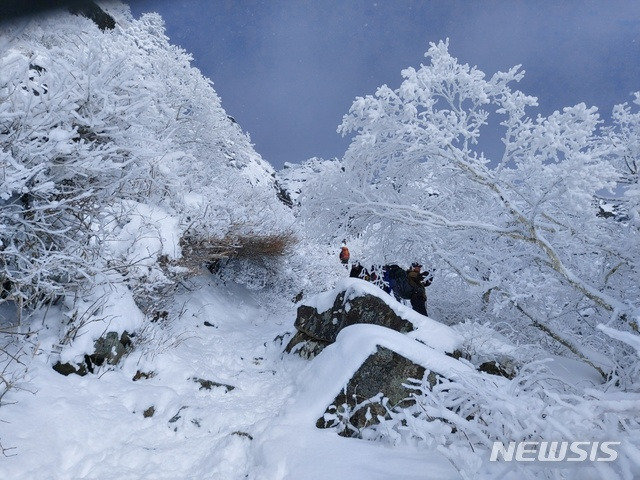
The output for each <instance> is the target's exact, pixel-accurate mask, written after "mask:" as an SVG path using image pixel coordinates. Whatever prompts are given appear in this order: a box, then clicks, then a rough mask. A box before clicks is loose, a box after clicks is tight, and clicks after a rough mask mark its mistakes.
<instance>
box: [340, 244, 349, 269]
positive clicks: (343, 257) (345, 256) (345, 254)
mask: <svg viewBox="0 0 640 480" xmlns="http://www.w3.org/2000/svg"><path fill="white" fill-rule="evenodd" d="M340 261H341V262H342V264H343V265H347V264H348V263H349V249H348V248H347V246H346V245H342V247H341V248H340Z"/></svg>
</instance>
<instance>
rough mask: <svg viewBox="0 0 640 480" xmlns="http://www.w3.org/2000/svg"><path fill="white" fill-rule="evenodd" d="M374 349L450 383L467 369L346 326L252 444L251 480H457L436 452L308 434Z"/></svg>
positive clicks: (394, 338)
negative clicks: (258, 461) (256, 456)
mask: <svg viewBox="0 0 640 480" xmlns="http://www.w3.org/2000/svg"><path fill="white" fill-rule="evenodd" d="M378 345H380V346H383V347H387V348H389V349H391V350H393V351H395V352H398V353H400V354H401V355H403V356H405V357H407V358H409V359H410V360H412V361H414V362H416V363H418V364H420V365H422V366H424V367H425V368H428V369H433V370H434V371H437V372H439V373H442V374H443V375H446V376H448V377H450V378H456V376H458V375H460V374H464V373H465V372H466V371H469V370H470V367H468V366H466V365H465V364H462V363H461V362H458V361H457V360H454V359H453V358H451V357H448V356H446V355H444V354H443V353H440V352H437V351H435V350H433V349H431V348H429V347H427V346H425V345H422V344H421V343H419V342H417V341H415V340H412V339H410V338H408V337H407V336H406V335H403V334H400V333H398V332H395V331H393V330H390V329H388V328H384V327H380V326H377V325H352V326H350V327H347V328H345V329H344V330H342V331H341V332H340V333H339V334H338V338H337V340H336V342H335V343H333V344H331V345H329V346H328V347H326V348H325V349H324V350H323V351H322V352H321V353H320V355H319V356H318V357H316V358H315V359H314V360H313V361H312V362H311V364H310V365H309V366H308V368H307V369H305V371H303V372H302V373H301V374H300V375H299V378H298V382H297V385H298V389H296V390H297V394H296V395H294V396H293V397H292V398H291V399H290V400H289V402H288V403H287V404H286V405H285V407H284V409H283V412H282V413H281V415H280V416H279V417H278V418H277V419H276V421H275V422H273V423H272V424H270V426H269V427H270V430H269V434H268V435H267V436H266V438H264V439H263V440H262V441H261V442H260V447H259V452H260V457H261V458H262V459H263V462H264V465H263V467H262V469H261V471H262V474H261V475H258V477H257V478H259V479H264V480H267V479H276V478H277V479H282V480H284V479H291V480H293V479H299V478H305V479H327V478H354V479H360V478H362V479H367V480H370V479H380V480H386V479H389V478H394V479H398V480H400V479H407V480H408V479H418V478H425V475H426V474H427V472H428V475H429V478H432V479H445V478H446V479H454V478H461V477H460V476H459V474H458V473H457V472H456V470H455V469H454V468H453V466H452V465H451V464H450V463H449V461H448V460H447V459H446V458H445V457H443V456H442V455H441V454H439V453H437V452H425V451H424V450H421V451H418V450H413V449H411V448H403V449H402V450H399V449H397V448H391V447H389V446H383V445H380V444H377V443H372V442H371V443H369V442H365V441H361V440H353V439H346V438H342V437H339V436H337V435H336V434H335V432H332V431H321V430H318V429H315V428H314V426H315V423H316V420H317V419H318V418H320V417H321V416H322V415H323V414H324V411H325V410H326V408H327V406H329V405H330V404H331V403H332V402H333V400H334V399H335V397H336V395H337V394H338V393H339V392H340V390H341V389H342V388H343V387H344V385H345V384H346V383H347V382H348V381H349V379H350V378H351V377H352V376H353V374H354V373H355V372H356V370H357V369H358V368H359V367H360V365H362V363H363V362H364V361H365V360H366V358H367V357H368V356H369V355H371V354H373V353H374V352H375V351H376V347H377V346H378Z"/></svg>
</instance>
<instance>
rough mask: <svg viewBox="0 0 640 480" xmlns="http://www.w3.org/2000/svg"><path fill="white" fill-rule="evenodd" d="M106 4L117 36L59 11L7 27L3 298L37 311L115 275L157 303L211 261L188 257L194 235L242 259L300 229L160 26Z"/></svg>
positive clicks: (0, 92) (0, 215)
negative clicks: (181, 269) (183, 270)
mask: <svg viewBox="0 0 640 480" xmlns="http://www.w3.org/2000/svg"><path fill="white" fill-rule="evenodd" d="M105 5H106V7H105V8H107V7H108V8H109V9H110V10H109V11H110V13H112V14H113V15H114V17H115V19H116V25H115V28H113V29H110V30H109V29H107V30H104V31H103V30H100V29H99V28H98V26H97V25H95V24H94V23H93V22H92V21H91V20H89V19H87V18H82V17H78V16H74V15H71V14H69V13H65V12H60V13H57V14H52V15H50V16H47V17H46V18H34V19H33V20H31V21H29V22H28V24H27V25H26V26H23V28H13V27H12V28H8V29H5V30H3V32H2V38H1V39H0V44H1V45H2V46H3V47H4V48H3V50H2V51H1V52H0V146H1V148H0V168H1V174H2V182H1V185H0V202H1V207H2V208H1V209H0V281H1V282H0V283H1V284H2V286H3V291H2V298H3V300H9V301H16V302H18V303H19V304H20V305H25V306H29V307H35V306H37V305H38V304H39V302H41V301H48V300H50V299H52V298H55V297H56V296H59V295H64V294H65V293H68V292H73V291H74V290H75V289H77V288H78V287H80V286H88V287H89V289H90V287H91V285H92V284H94V283H95V282H96V281H98V280H97V279H98V278H99V277H101V276H102V277H104V276H110V275H112V274H117V275H119V276H120V277H121V279H122V280H124V281H126V282H127V283H128V284H129V286H130V287H131V288H132V289H133V291H134V293H135V294H136V295H141V296H142V297H149V296H150V295H153V292H154V290H155V289H156V288H157V287H164V286H167V285H171V283H172V280H171V278H170V277H171V275H172V274H173V273H175V272H176V271H178V270H176V269H173V270H172V269H170V268H167V267H169V266H171V265H170V264H171V263H172V262H173V263H177V264H180V263H181V262H184V263H187V264H188V266H190V267H191V266H193V265H194V262H197V264H198V265H205V264H206V263H207V262H208V261H210V260H209V259H207V258H204V257H203V254H205V253H207V252H203V251H200V252H195V254H194V249H193V248H192V249H191V250H189V253H191V254H192V257H191V258H189V259H183V258H182V253H183V252H182V246H185V245H187V246H188V245H189V243H190V242H192V241H193V239H194V238H196V239H198V241H200V242H203V241H206V242H208V244H209V245H211V244H217V243H219V244H220V248H221V249H223V250H224V249H229V248H230V247H231V248H232V250H231V253H232V254H235V255H239V254H240V253H239V252H241V251H242V247H243V246H245V244H246V243H247V242H249V240H250V241H252V242H254V244H255V239H256V238H260V237H266V238H267V239H272V238H273V236H282V235H284V234H285V233H286V232H289V230H290V228H291V222H292V220H293V217H292V216H291V214H290V212H289V210H288V209H287V208H286V207H285V206H284V205H282V204H281V203H280V202H279V201H278V200H277V198H276V189H275V180H274V179H273V174H274V172H273V169H272V167H271V166H270V165H269V164H268V163H267V162H265V161H264V160H263V159H262V158H261V157H260V156H259V155H258V154H257V153H256V152H255V150H254V149H253V146H252V145H251V143H250V139H249V137H248V135H246V134H245V133H244V132H243V131H242V130H241V128H240V127H239V125H237V123H236V122H235V121H233V119H231V118H230V117H229V116H228V115H227V114H226V112H225V111H224V109H223V108H222V106H221V102H220V99H219V97H218V96H217V94H216V92H215V90H214V89H213V88H212V84H211V82H210V81H209V80H208V79H206V78H205V77H204V76H202V74H201V73H200V72H199V71H198V70H197V69H195V68H193V67H192V66H191V64H190V61H191V57H190V56H189V55H188V54H187V53H186V52H184V51H183V50H182V49H180V48H178V47H175V46H173V45H170V44H169V41H168V38H167V37H166V35H165V33H164V25H163V22H162V19H161V18H160V17H159V16H158V15H156V14H150V15H144V16H143V17H142V18H140V19H139V20H134V19H133V18H132V17H131V14H130V13H129V11H128V8H127V7H125V6H123V5H121V4H118V3H109V4H105ZM291 238H293V237H291ZM289 241H291V240H289ZM245 250H246V249H245ZM279 253H281V252H279ZM110 278H111V277H110ZM109 281H111V280H109Z"/></svg>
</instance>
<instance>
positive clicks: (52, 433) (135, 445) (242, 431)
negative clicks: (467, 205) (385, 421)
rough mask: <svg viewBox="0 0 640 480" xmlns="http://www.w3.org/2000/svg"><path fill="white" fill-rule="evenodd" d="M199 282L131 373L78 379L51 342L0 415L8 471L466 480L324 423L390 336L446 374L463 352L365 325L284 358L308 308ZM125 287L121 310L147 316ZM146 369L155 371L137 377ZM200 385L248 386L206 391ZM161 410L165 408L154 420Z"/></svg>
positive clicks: (128, 367) (0, 473)
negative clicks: (323, 427) (57, 364)
mask: <svg viewBox="0 0 640 480" xmlns="http://www.w3.org/2000/svg"><path fill="white" fill-rule="evenodd" d="M192 288H193V291H191V292H189V293H185V294H183V295H181V296H179V297H178V298H176V299H175V304H174V305H175V306H176V309H177V310H179V311H180V315H179V318H178V319H176V320H174V321H173V322H172V323H171V324H170V325H166V326H165V328H164V329H159V328H158V329H155V330H148V331H147V332H146V335H147V338H146V340H147V342H151V343H152V344H153V345H154V346H153V348H152V347H149V348H144V349H142V350H136V351H134V352H133V353H131V354H130V355H129V356H128V357H126V359H125V360H124V363H123V365H122V366H118V367H117V368H112V367H111V368H105V369H103V370H100V371H98V372H97V373H96V374H94V375H87V376H85V377H79V376H76V375H70V376H67V377H65V376H62V375H60V374H58V373H56V372H55V371H54V370H53V369H52V368H51V365H52V363H53V362H54V361H55V360H56V359H57V356H56V354H55V353H53V354H52V353H51V352H50V351H49V350H48V349H45V348H43V349H39V350H38V351H37V354H36V355H35V356H34V357H33V360H32V361H31V363H29V369H28V374H27V378H26V379H25V381H24V382H23V383H22V384H21V387H22V388H23V390H17V389H14V390H11V391H10V392H9V393H8V394H7V396H6V397H5V399H4V400H5V401H6V402H7V405H4V406H3V408H2V410H0V419H1V420H2V421H3V422H6V423H3V424H2V437H1V439H0V440H1V442H2V445H3V446H4V447H5V448H7V447H11V448H13V450H10V451H9V452H8V453H9V454H10V455H13V456H9V457H7V458H4V459H3V460H2V461H1V462H0V478H3V479H4V478H7V479H22V478H25V479H26V478H29V479H36V480H38V479H56V480H58V479H77V478H83V479H96V480H97V479H100V480H111V479H114V480H115V479H122V478H140V479H142V478H149V479H151V478H153V479H158V480H162V479H172V480H174V479H176V478H189V479H208V478H220V479H225V480H233V479H244V478H246V477H245V475H250V477H249V478H254V479H265V480H266V479H269V480H272V479H278V478H280V479H300V478H305V479H313V478H317V479H320V478H341V477H343V476H344V475H347V474H348V476H349V478H352V479H354V480H360V479H362V480H371V479H388V478H398V479H400V478H402V479H404V478H406V479H411V478H424V474H425V472H429V475H430V478H447V479H448V478H458V477H457V476H456V475H455V470H453V469H452V467H451V465H450V463H449V462H448V461H447V460H446V459H444V457H442V456H441V455H439V454H437V453H429V452H424V451H417V450H411V449H407V448H404V447H403V448H392V447H389V446H383V445H381V444H376V443H373V442H366V441H363V440H355V439H345V438H342V437H339V436H338V435H336V434H335V432H333V431H320V430H318V429H316V428H315V420H316V419H317V417H318V416H320V415H321V414H322V413H323V411H324V408H326V407H327V406H328V404H329V403H330V402H331V401H332V400H333V397H334V396H335V393H336V392H337V390H339V389H340V388H341V385H342V384H343V382H344V381H345V380H346V378H347V377H348V375H349V373H352V372H353V371H355V369H356V368H357V366H358V365H357V364H358V362H360V361H361V360H363V357H366V356H367V355H368V354H369V353H370V352H372V351H373V350H375V345H376V344H381V345H385V346H388V347H390V348H395V349H397V350H402V351H403V352H404V353H405V354H406V355H407V356H409V357H410V358H413V359H415V360H418V361H421V362H423V363H424V364H428V365H432V366H434V368H435V367H436V366H437V368H441V369H443V371H444V369H452V368H454V367H453V363H452V362H455V361H454V360H453V359H450V358H449V357H446V356H445V355H443V354H442V353H440V352H435V351H434V350H432V349H430V348H428V347H426V346H424V345H422V344H420V343H418V342H416V341H415V340H412V339H410V338H408V337H407V336H405V335H401V334H397V333H395V332H389V331H388V330H386V329H382V328H381V327H375V326H371V325H358V326H352V327H349V328H348V329H345V330H344V331H343V332H342V333H341V334H340V336H339V339H338V342H337V343H336V344H335V345H332V346H330V347H328V348H327V349H326V351H325V352H326V353H324V352H323V354H321V356H319V357H318V358H317V359H316V361H314V362H312V363H307V362H305V361H304V360H302V359H300V358H298V357H297V356H295V355H285V356H283V355H282V353H281V352H282V350H283V344H282V342H280V341H274V339H275V338H276V337H277V336H278V335H283V334H285V333H286V332H288V331H290V330H291V326H292V324H293V319H294V315H295V311H294V310H295V305H294V304H292V303H290V302H284V301H283V302H282V303H281V304H277V303H275V304H274V302H269V303H268V304H262V301H261V299H260V298H259V297H256V296H255V295H256V294H255V293H251V292H249V291H247V290H246V289H244V288H243V287H240V286H237V285H233V284H227V285H221V284H219V283H218V282H217V281H216V280H215V279H214V277H209V276H205V277H199V278H198V279H196V280H195V281H194V285H193V286H192ZM121 294H122V292H116V293H115V294H114V297H112V298H111V302H110V307H109V308H111V309H116V308H119V313H120V314H121V315H123V316H124V314H125V313H126V312H129V314H130V315H129V317H131V316H133V317H135V310H136V309H135V307H133V306H132V305H130V304H129V303H128V302H127V301H124V302H121V300H123V299H124V296H119V295H121ZM118 299H120V300H118ZM117 305H119V307H116V306H117ZM113 313H114V316H115V311H114V312H113ZM205 322H207V324H208V325H211V326H207V325H205ZM125 326H126V327H127V328H130V327H131V325H125V324H120V325H119V327H121V328H124V327H125ZM101 328H104V326H101ZM86 337H87V338H90V337H91V335H89V334H87V335H86ZM360 339H361V340H360ZM356 345H358V347H357V348H356ZM74 351H75V349H74ZM78 351H79V347H78ZM354 351H358V354H357V355H352V354H353V352H354ZM427 352H428V353H427ZM69 355H71V354H69ZM455 363H459V362H455ZM460 365H461V364H460ZM138 371H139V372H144V373H147V374H150V378H142V379H139V380H137V381H134V380H133V377H134V375H135V374H136V372H138ZM447 371H449V370H447ZM197 379H204V380H209V381H212V382H217V383H219V384H221V385H229V386H232V387H234V388H233V389H232V390H228V389H227V388H226V387H223V386H221V387H215V386H214V387H212V388H211V390H206V389H200V386H201V385H200V383H198V382H197ZM32 392H33V393H32ZM332 395H333V396H332ZM150 407H153V408H154V410H155V412H154V414H153V416H151V417H149V418H145V417H144V416H143V412H145V411H146V410H147V409H149V408H150ZM400 471H402V472H406V473H403V475H404V476H398V474H397V472H400ZM393 475H395V476H393Z"/></svg>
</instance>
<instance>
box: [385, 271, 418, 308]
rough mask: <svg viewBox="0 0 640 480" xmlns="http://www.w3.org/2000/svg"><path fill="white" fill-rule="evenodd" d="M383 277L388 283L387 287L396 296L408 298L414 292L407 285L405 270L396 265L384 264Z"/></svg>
mask: <svg viewBox="0 0 640 480" xmlns="http://www.w3.org/2000/svg"><path fill="white" fill-rule="evenodd" d="M384 273H385V275H384V278H385V280H387V279H388V280H387V282H388V283H389V288H390V289H391V291H392V292H393V293H394V294H395V295H396V297H400V298H404V299H405V300H409V299H410V298H411V295H412V294H413V293H414V289H413V287H412V286H411V285H409V277H408V276H407V271H406V270H405V269H404V268H402V267H400V266H398V265H385V267H384Z"/></svg>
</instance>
